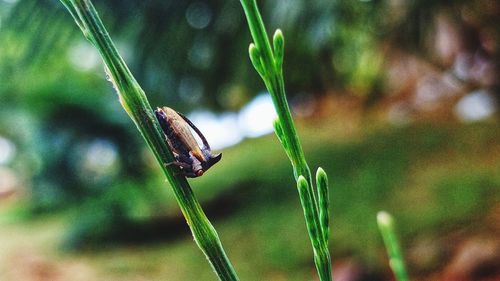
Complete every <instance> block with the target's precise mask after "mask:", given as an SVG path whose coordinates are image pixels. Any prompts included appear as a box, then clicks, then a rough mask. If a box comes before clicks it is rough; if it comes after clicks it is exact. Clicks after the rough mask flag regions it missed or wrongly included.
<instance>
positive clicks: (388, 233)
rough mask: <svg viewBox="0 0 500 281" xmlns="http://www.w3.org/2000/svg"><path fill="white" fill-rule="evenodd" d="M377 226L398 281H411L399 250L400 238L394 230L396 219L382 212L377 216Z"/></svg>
mask: <svg viewBox="0 0 500 281" xmlns="http://www.w3.org/2000/svg"><path fill="white" fill-rule="evenodd" d="M377 224H378V227H379V230H380V233H381V234H382V238H383V240H384V244H385V248H386V250H387V254H388V255H389V265H390V266H391V269H392V271H393V272H394V275H395V276H396V279H397V280H398V281H409V280H410V279H409V278H408V274H407V272H406V267H405V263H404V259H403V254H402V253H401V249H400V248H399V242H398V238H397V236H396V231H395V230H394V229H395V226H394V219H393V218H392V216H391V215H390V214H389V213H387V212H384V211H381V212H379V213H378V214H377Z"/></svg>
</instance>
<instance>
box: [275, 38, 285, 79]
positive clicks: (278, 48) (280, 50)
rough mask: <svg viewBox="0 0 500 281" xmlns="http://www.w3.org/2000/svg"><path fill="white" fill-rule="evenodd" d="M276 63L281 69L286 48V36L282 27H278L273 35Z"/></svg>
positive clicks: (279, 69) (277, 67)
mask: <svg viewBox="0 0 500 281" xmlns="http://www.w3.org/2000/svg"><path fill="white" fill-rule="evenodd" d="M273 48H274V64H275V67H276V70H277V71H281V69H282V66H283V56H284V49H285V38H284V36H283V33H282V32H281V30H280V29H276V32H274V36H273Z"/></svg>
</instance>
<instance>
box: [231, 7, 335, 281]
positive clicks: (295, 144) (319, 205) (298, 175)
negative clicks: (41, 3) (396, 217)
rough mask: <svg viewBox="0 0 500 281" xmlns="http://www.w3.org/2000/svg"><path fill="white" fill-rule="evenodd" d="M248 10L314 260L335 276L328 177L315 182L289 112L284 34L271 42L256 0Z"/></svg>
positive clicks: (254, 55)
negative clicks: (332, 257) (284, 62)
mask: <svg viewBox="0 0 500 281" xmlns="http://www.w3.org/2000/svg"><path fill="white" fill-rule="evenodd" d="M240 2H241V5H242V6H243V10H244V12H245V15H246V18H247V21H248V26H249V29H250V33H251V35H252V38H253V43H252V44H250V47H249V55H250V60H251V61H252V64H253V66H254V67H255V70H256V71H257V72H258V73H259V75H260V76H261V78H262V80H263V81H264V84H265V86H266V88H267V90H268V91H269V93H270V94H271V98H272V100H273V104H274V107H275V109H276V113H277V115H278V118H277V119H276V120H275V122H274V129H275V132H276V135H277V136H278V139H279V140H280V142H281V144H282V146H283V148H284V150H285V152H286V154H287V156H288V158H289V159H290V162H291V163H292V167H293V173H294V176H295V179H296V181H297V188H298V191H299V196H300V201H301V204H302V208H303V210H304V217H305V220H306V226H307V229H308V233H309V237H310V240H311V244H312V246H313V252H314V262H315V264H316V269H317V271H318V275H319V277H320V280H321V281H327V280H328V281H330V280H332V270H331V258H330V253H329V250H328V236H329V226H328V223H329V213H328V207H329V198H328V180H327V176H326V173H325V172H324V171H323V169H321V168H319V169H318V171H317V173H316V185H314V184H313V180H312V176H311V170H310V169H309V166H308V165H307V162H306V159H305V156H304V152H303V150H302V145H301V144H300V140H299V137H298V135H297V130H296V129H295V125H294V122H293V119H292V115H291V113H290V108H289V106H288V103H287V100H286V94H285V84H284V80H283V67H282V65H283V55H284V54H283V53H284V44H285V41H284V37H283V34H282V32H281V30H279V29H278V30H276V32H275V34H274V37H273V45H272V47H271V43H270V42H269V38H268V35H267V32H266V30H265V27H264V23H263V21H262V17H261V15H260V12H259V9H258V7H257V3H256V1H255V0H240Z"/></svg>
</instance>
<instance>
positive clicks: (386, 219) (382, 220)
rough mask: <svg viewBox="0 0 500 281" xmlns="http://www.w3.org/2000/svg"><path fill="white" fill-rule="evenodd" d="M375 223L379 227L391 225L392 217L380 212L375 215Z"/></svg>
mask: <svg viewBox="0 0 500 281" xmlns="http://www.w3.org/2000/svg"><path fill="white" fill-rule="evenodd" d="M377 222H378V223H379V224H381V225H391V224H392V216H391V215H390V214H389V213H387V212H385V211H380V212H378V214H377Z"/></svg>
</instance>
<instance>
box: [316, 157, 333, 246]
mask: <svg viewBox="0 0 500 281" xmlns="http://www.w3.org/2000/svg"><path fill="white" fill-rule="evenodd" d="M316 186H317V189H318V190H317V191H318V205H319V206H318V209H319V220H320V224H321V231H322V233H323V240H324V242H325V244H327V245H328V239H329V236H330V226H329V224H330V214H329V210H330V196H329V191H328V176H327V175H326V173H325V171H324V170H323V169H322V168H321V167H320V168H318V170H317V171H316Z"/></svg>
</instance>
